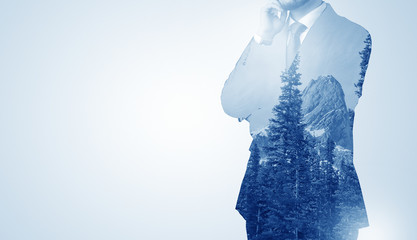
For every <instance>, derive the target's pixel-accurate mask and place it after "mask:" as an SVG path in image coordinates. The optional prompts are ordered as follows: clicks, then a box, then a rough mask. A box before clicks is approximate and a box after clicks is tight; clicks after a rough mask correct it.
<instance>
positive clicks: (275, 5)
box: [262, 2, 284, 11]
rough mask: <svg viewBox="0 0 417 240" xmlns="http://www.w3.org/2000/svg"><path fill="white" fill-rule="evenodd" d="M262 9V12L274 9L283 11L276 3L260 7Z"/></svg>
mask: <svg viewBox="0 0 417 240" xmlns="http://www.w3.org/2000/svg"><path fill="white" fill-rule="evenodd" d="M262 9H263V10H269V9H276V10H278V11H284V10H283V9H282V7H281V5H279V4H278V3H275V2H270V3H267V4H265V5H264V6H263V7H262Z"/></svg>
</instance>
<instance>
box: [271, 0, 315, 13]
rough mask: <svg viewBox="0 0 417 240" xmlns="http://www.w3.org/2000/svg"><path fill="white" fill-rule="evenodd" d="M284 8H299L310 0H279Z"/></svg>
mask: <svg viewBox="0 0 417 240" xmlns="http://www.w3.org/2000/svg"><path fill="white" fill-rule="evenodd" d="M277 1H278V2H279V3H280V4H281V6H282V8H284V10H290V11H291V10H294V9H297V8H299V7H301V6H303V5H305V4H306V3H308V2H309V1H310V0H277Z"/></svg>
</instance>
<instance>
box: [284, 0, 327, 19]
mask: <svg viewBox="0 0 417 240" xmlns="http://www.w3.org/2000/svg"><path fill="white" fill-rule="evenodd" d="M322 2H323V1H322V0H310V1H307V3H306V4H304V5H303V6H301V7H299V8H296V9H293V10H291V11H290V13H291V17H292V18H293V19H294V20H296V21H298V20H300V19H301V18H302V17H304V16H305V15H307V13H309V12H311V11H312V10H313V9H315V8H316V7H318V6H320V4H321V3H322Z"/></svg>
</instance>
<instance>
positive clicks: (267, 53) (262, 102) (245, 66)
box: [221, 37, 285, 121]
mask: <svg viewBox="0 0 417 240" xmlns="http://www.w3.org/2000/svg"><path fill="white" fill-rule="evenodd" d="M281 45H282V44H281ZM279 46H280V43H277V41H275V40H274V42H273V43H272V44H271V45H260V44H258V43H257V42H256V41H255V39H254V37H252V38H251V40H250V41H249V43H248V45H247V46H246V48H245V50H244V51H243V53H242V55H241V56H240V58H239V60H238V61H237V63H236V65H235V68H234V69H233V71H232V72H231V73H230V75H229V78H228V79H227V80H226V82H225V83H224V86H223V90H222V93H221V103H222V107H223V110H224V112H225V113H226V114H228V115H230V116H231V117H234V118H238V120H239V121H241V120H242V119H247V118H248V117H249V116H250V115H251V114H252V113H254V112H255V111H257V110H259V109H261V108H262V107H263V106H266V105H268V104H270V101H271V99H272V98H275V97H276V93H277V91H280V84H281V81H280V78H279V76H280V74H281V72H280V71H281V70H280V69H281V68H280V66H279V63H281V62H282V61H281V62H280V60H281V58H280V57H279V56H280V55H282V54H281V53H280V49H279ZM284 46H285V45H284Z"/></svg>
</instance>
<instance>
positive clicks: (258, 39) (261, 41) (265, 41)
mask: <svg viewBox="0 0 417 240" xmlns="http://www.w3.org/2000/svg"><path fill="white" fill-rule="evenodd" d="M253 39H254V40H255V42H256V43H257V44H261V45H271V44H272V40H268V39H263V38H262V37H261V36H259V35H258V34H256V33H255V34H254V35H253Z"/></svg>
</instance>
